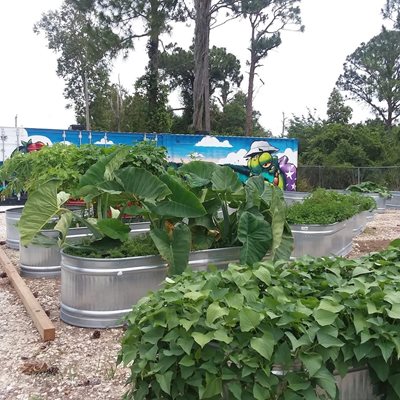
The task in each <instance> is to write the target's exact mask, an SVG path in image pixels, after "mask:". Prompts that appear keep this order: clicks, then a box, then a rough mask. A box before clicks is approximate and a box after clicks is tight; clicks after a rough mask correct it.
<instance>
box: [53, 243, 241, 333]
mask: <svg viewBox="0 0 400 400" xmlns="http://www.w3.org/2000/svg"><path fill="white" fill-rule="evenodd" d="M239 256H240V247H230V248H224V249H211V250H201V251H195V252H191V253H190V258H189V267H190V268H192V269H194V270H197V271H199V270H204V269H206V268H207V266H208V265H209V264H213V265H216V266H217V267H218V268H224V267H226V266H227V265H228V264H229V263H231V262H235V261H237V260H239ZM166 274H167V264H166V263H165V261H164V260H162V259H161V257H160V256H143V257H129V258H114V259H97V258H83V257H75V256H71V255H68V254H65V253H64V252H61V319H62V320H63V321H64V322H66V323H68V324H71V325H76V326H80V327H87V328H108V327H115V326H120V325H122V321H121V318H122V317H123V316H124V315H126V314H127V313H128V312H129V311H130V310H131V308H132V305H133V304H135V303H136V302H137V301H138V300H139V299H141V298H142V297H144V296H146V294H147V293H148V292H149V291H151V290H157V289H158V288H159V287H160V285H161V284H162V282H163V281H164V279H165V277H166Z"/></svg>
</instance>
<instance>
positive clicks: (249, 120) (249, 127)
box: [245, 54, 256, 136]
mask: <svg viewBox="0 0 400 400" xmlns="http://www.w3.org/2000/svg"><path fill="white" fill-rule="evenodd" d="M255 71H256V60H255V58H254V56H253V54H252V55H251V61H250V71H249V86H248V89H247V99H246V129H245V132H246V136H251V135H252V133H253V94H254V75H255Z"/></svg>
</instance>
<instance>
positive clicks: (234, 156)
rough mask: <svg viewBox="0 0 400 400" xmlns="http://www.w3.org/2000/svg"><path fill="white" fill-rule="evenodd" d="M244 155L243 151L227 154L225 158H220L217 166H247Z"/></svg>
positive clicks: (245, 151)
mask: <svg viewBox="0 0 400 400" xmlns="http://www.w3.org/2000/svg"><path fill="white" fill-rule="evenodd" d="M246 153H247V150H245V149H240V150H238V151H236V152H232V153H229V154H228V155H227V156H226V157H225V158H220V159H219V160H218V164H233V165H247V160H246V159H245V158H244V156H245V154H246Z"/></svg>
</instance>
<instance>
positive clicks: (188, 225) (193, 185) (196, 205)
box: [20, 144, 293, 274]
mask: <svg viewBox="0 0 400 400" xmlns="http://www.w3.org/2000/svg"><path fill="white" fill-rule="evenodd" d="M143 146H145V147H146V146H147V145H146V144H144V145H143ZM141 150H143V149H141ZM138 152H139V153H140V150H138ZM131 157H132V153H131V151H130V148H129V147H124V146H121V147H119V148H117V149H116V150H114V151H113V152H111V153H110V154H108V155H105V156H103V157H101V158H100V159H99V160H98V161H97V162H96V163H95V164H93V165H91V166H90V167H89V168H88V169H87V171H86V172H85V173H84V174H83V175H82V176H80V179H79V183H78V185H77V187H76V190H75V193H76V194H77V195H78V196H80V197H83V198H84V200H85V202H86V203H87V204H89V205H93V208H94V210H95V217H96V218H83V217H82V216H77V215H73V213H72V211H70V210H68V209H66V208H64V207H63V202H65V201H66V200H67V199H68V198H69V194H67V193H64V192H62V193H60V194H59V196H57V186H58V184H59V182H58V181H48V182H44V183H43V184H42V185H40V186H39V187H38V188H37V189H36V190H35V191H33V192H32V193H31V194H30V196H29V199H28V201H27V203H26V206H25V209H24V211H23V213H22V217H21V221H20V233H21V243H22V244H23V245H26V244H29V243H30V242H31V241H32V240H33V239H34V238H35V237H36V236H37V235H38V234H39V232H40V230H41V229H42V228H43V226H45V224H47V223H48V222H49V221H51V220H52V218H55V217H59V218H60V222H59V223H58V224H57V226H56V229H57V230H59V232H60V243H61V244H62V243H63V242H64V240H65V237H66V233H67V230H68V228H69V226H70V225H71V223H72V220H73V217H74V218H75V219H78V221H79V222H80V223H81V224H83V225H84V226H87V227H88V228H89V229H90V231H91V232H92V234H93V237H92V240H91V242H93V243H90V245H88V247H89V249H88V252H89V253H90V254H92V251H93V249H96V248H98V249H99V250H100V252H101V254H103V253H104V251H105V252H107V253H108V252H109V251H110V249H111V248H113V247H114V248H117V247H118V246H120V244H121V243H123V242H125V241H126V240H128V233H129V228H128V227H127V226H126V225H125V224H124V223H123V221H122V218H123V217H126V216H127V215H128V216H129V215H131V216H143V217H144V218H145V219H146V220H148V221H150V222H151V224H150V237H151V239H152V240H153V242H154V245H155V247H156V248H157V250H158V252H159V253H160V255H161V256H162V257H163V258H164V259H165V260H166V261H167V262H168V264H169V267H170V273H171V274H176V273H180V272H182V271H183V270H184V269H185V268H186V267H187V264H188V257H189V251H190V250H191V249H205V248H220V247H226V246H242V249H241V261H242V262H243V263H248V264H251V263H253V262H254V261H258V260H261V259H262V258H263V257H265V255H266V254H267V253H268V252H269V253H270V254H269V257H271V258H273V259H276V258H278V257H284V258H287V257H289V256H290V253H291V250H292V246H293V238H292V236H291V234H290V229H289V228H288V226H287V225H285V208H284V200H283V196H282V192H281V191H280V189H277V188H274V187H272V186H271V185H270V184H269V183H268V182H265V181H264V180H263V179H262V178H261V177H253V178H251V179H249V180H248V182H247V183H246V185H245V186H243V184H242V183H241V182H240V180H239V178H238V176H237V175H236V173H235V172H234V171H233V170H232V169H231V168H229V167H227V166H225V167H222V166H219V165H217V164H214V163H208V162H201V161H194V162H191V163H188V164H186V165H183V166H182V167H181V168H180V169H179V170H178V171H173V170H172V171H170V173H165V172H164V173H161V174H159V173H158V172H160V170H157V169H156V170H155V173H154V174H152V173H151V172H150V171H149V170H146V169H143V168H138V167H134V166H132V165H130V164H131ZM136 161H137V160H136ZM139 161H140V162H142V163H144V164H146V160H143V159H141V158H140V159H139ZM158 162H159V161H158ZM126 165H128V166H126ZM151 167H152V168H154V166H153V165H151ZM161 172H162V171H161ZM58 199H62V201H59V200H58ZM46 204H47V205H48V206H46ZM36 208H39V209H43V210H44V211H43V212H42V213H37V214H36V215H34V214H35V209H36ZM33 215H34V216H33ZM81 247H82V246H75V248H77V249H78V252H79V253H81V252H82V249H81ZM71 251H73V250H71ZM118 251H119V250H118Z"/></svg>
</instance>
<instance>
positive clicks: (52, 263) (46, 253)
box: [19, 230, 61, 278]
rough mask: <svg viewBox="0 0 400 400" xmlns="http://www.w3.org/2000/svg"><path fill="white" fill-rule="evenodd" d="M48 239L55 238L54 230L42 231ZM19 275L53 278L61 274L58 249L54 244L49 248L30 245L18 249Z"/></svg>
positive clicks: (56, 235)
mask: <svg viewBox="0 0 400 400" xmlns="http://www.w3.org/2000/svg"><path fill="white" fill-rule="evenodd" d="M41 233H42V234H43V235H45V236H47V237H49V238H57V237H58V232H57V231H55V230H43V231H41ZM19 259H20V268H21V275H22V276H26V277H29V278H43V277H47V278H55V277H57V276H59V275H60V272H61V267H60V264H61V255H60V248H59V247H58V245H57V243H56V242H55V243H54V244H53V245H51V246H43V245H36V244H30V245H28V246H21V245H20V248H19Z"/></svg>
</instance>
